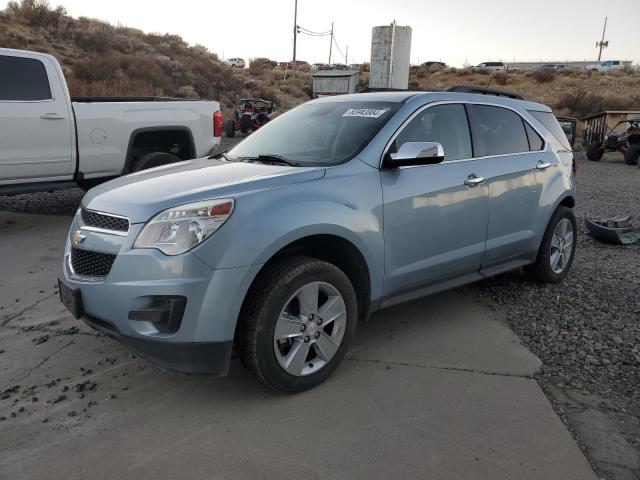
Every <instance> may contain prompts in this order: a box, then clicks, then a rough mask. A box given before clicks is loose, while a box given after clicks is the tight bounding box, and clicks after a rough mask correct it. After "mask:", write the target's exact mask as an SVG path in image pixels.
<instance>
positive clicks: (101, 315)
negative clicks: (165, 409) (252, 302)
mask: <svg viewBox="0 0 640 480" xmlns="http://www.w3.org/2000/svg"><path fill="white" fill-rule="evenodd" d="M141 227H142V225H139V224H133V225H131V229H130V230H129V232H128V234H127V235H126V236H122V235H118V236H117V235H110V234H108V233H104V232H92V231H88V232H87V231H85V230H82V232H83V234H86V240H85V241H84V242H83V243H82V245H81V247H83V248H86V249H88V250H92V251H100V252H106V253H111V254H115V255H116V257H115V260H114V261H113V264H112V266H111V269H110V271H109V273H108V274H107V275H106V276H105V277H103V278H89V277H82V276H79V275H77V274H76V273H75V272H73V270H72V268H71V266H70V262H69V255H70V252H71V245H70V243H71V242H70V241H67V246H66V249H65V260H64V264H63V275H62V279H61V280H63V281H64V283H65V284H66V285H67V286H69V287H70V288H71V289H73V290H75V291H78V292H79V296H80V297H81V302H82V311H81V313H80V314H79V315H81V316H82V319H83V320H84V321H85V322H86V323H87V324H88V325H90V326H91V327H93V328H95V329H97V330H99V331H101V332H103V333H105V334H107V335H109V336H110V337H113V338H115V339H117V340H119V341H120V342H122V343H123V344H124V345H125V346H127V347H128V348H130V349H131V350H133V351H134V352H136V353H137V354H138V355H140V356H141V357H143V358H146V359H148V360H150V361H151V362H153V363H154V364H156V365H158V366H159V367H161V368H164V369H167V370H172V371H177V372H185V373H213V374H224V373H225V372H226V371H227V369H228V366H229V361H230V357H231V346H232V343H233V337H234V333H235V326H236V322H237V318H238V315H239V313H240V308H241V306H242V302H243V301H244V297H245V295H246V293H247V291H248V289H249V286H250V284H251V281H252V280H253V278H254V277H255V275H256V273H257V272H258V270H259V268H260V267H259V266H249V267H240V268H227V269H213V268H211V267H210V266H209V265H207V264H206V263H205V262H203V261H202V260H200V258H199V257H198V256H196V255H195V254H193V253H191V252H187V253H184V254H182V255H177V256H166V255H164V254H163V253H161V252H159V251H157V250H154V249H132V248H131V246H132V244H133V241H134V239H135V237H136V236H137V234H138V232H139V229H140V228H141ZM77 228H81V226H80V227H79V226H78V224H77V223H76V222H75V221H74V224H73V225H72V229H71V234H73V232H75V231H76V229H77ZM61 291H62V290H61ZM176 296H177V297H184V298H185V299H186V304H185V307H184V312H183V313H182V318H181V321H180V323H179V327H178V328H177V329H176V330H175V331H170V332H167V331H162V329H158V328H156V326H155V325H154V324H153V323H152V322H149V321H144V320H140V319H139V318H134V317H135V315H132V312H136V311H141V310H144V309H145V308H147V309H148V308H150V306H152V303H153V301H154V299H157V298H158V297H176Z"/></svg>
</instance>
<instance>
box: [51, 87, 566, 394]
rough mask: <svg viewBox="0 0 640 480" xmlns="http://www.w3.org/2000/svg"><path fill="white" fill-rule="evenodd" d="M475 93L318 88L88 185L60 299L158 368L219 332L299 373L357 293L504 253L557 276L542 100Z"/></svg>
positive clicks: (181, 365) (552, 131)
mask: <svg viewBox="0 0 640 480" xmlns="http://www.w3.org/2000/svg"><path fill="white" fill-rule="evenodd" d="M486 93H487V92H485V94H478V93H461V92H459V91H458V92H438V93H429V92H427V93H421V92H370V93H359V94H354V95H344V96H338V97H327V98H321V99H317V100H313V101H310V102H307V103H305V104H303V105H301V106H299V107H297V108H294V109H293V110H291V111H289V112H287V113H285V114H283V115H281V116H279V117H277V118H276V119H274V120H273V121H272V122H270V123H269V124H267V125H266V126H264V127H263V128H261V129H260V130H258V131H256V132H255V133H253V134H252V135H251V136H249V137H247V138H246V139H245V140H243V141H242V142H241V143H239V144H238V145H237V146H235V147H234V148H232V149H231V150H230V151H228V152H226V153H223V154H220V155H218V156H214V157H210V158H204V159H198V160H191V161H186V162H182V163H178V164H172V165H167V166H161V167H157V168H153V169H150V170H146V171H142V172H139V173H134V174H132V175H128V176H126V177H121V178H118V179H115V180H112V181H110V182H108V183H105V184H103V185H100V186H98V187H95V188H93V189H92V190H90V191H89V192H88V193H87V195H86V196H85V197H84V199H83V200H82V204H81V207H80V209H79V210H78V212H77V214H76V216H75V218H74V219H73V223H72V225H71V230H70V232H69V237H68V241H67V244H66V249H65V255H64V262H63V269H64V272H63V277H62V278H61V279H60V296H61V299H62V301H63V303H64V304H65V305H66V306H67V307H68V308H69V310H70V311H71V312H72V313H73V315H75V316H76V317H77V318H82V319H83V320H84V321H85V322H86V323H87V324H89V325H90V326H92V327H94V328H96V329H98V330H100V331H102V332H104V333H105V334H107V335H109V336H111V337H113V338H116V339H118V340H119V341H120V342H122V343H123V344H125V345H126V346H127V347H129V348H130V349H131V350H133V351H134V352H136V353H138V354H139V355H140V356H142V357H144V358H146V359H148V360H150V361H151V362H153V363H155V364H156V365H158V366H160V367H161V368H164V369H167V370H173V371H177V372H187V373H214V374H218V375H222V374H225V373H226V372H227V371H228V369H229V364H230V359H231V354H232V349H233V350H234V351H236V352H237V353H238V356H239V357H240V359H241V360H242V362H243V363H244V364H245V365H246V366H247V367H248V368H249V369H250V370H251V371H253V372H254V373H255V374H256V375H257V376H258V377H259V378H260V379H261V380H262V381H263V382H265V383H266V384H268V385H269V386H271V387H273V388H275V389H277V390H281V391H285V392H298V391H302V390H306V389H308V388H311V387H314V386H316V385H318V384H319V383H321V382H322V381H324V380H325V379H326V378H327V377H328V376H329V375H330V374H331V373H332V372H333V370H334V369H335V368H336V367H337V366H338V364H339V363H340V361H341V360H342V359H343V358H344V356H345V354H346V353H347V351H348V349H349V344H350V342H351V341H352V339H353V337H354V335H355V333H356V323H357V322H358V321H363V320H366V319H367V317H368V316H369V315H370V314H371V313H372V312H375V311H378V310H380V309H382V308H385V307H390V306H392V305H396V304H398V303H401V302H406V301H409V300H412V299H415V298H418V297H422V296H424V295H428V294H431V293H434V292H438V291H441V290H445V289H449V288H452V287H456V286H459V285H462V284H466V283H469V282H474V281H476V280H480V279H483V278H487V277H490V276H492V275H496V274H499V273H502V272H505V271H508V270H513V269H517V268H520V267H524V269H525V271H526V273H527V274H528V275H529V276H530V277H531V278H532V279H535V280H537V281H541V282H560V281H561V280H562V279H563V278H564V277H565V276H566V275H567V272H568V270H569V268H570V267H571V263H572V260H573V257H574V252H575V248H576V232H577V229H576V221H575V218H574V215H573V212H572V207H573V206H574V203H575V195H574V172H573V155H572V152H571V147H570V146H569V144H568V142H567V138H566V137H565V134H564V133H563V131H562V129H561V128H560V126H559V124H558V122H557V121H556V119H555V117H554V116H553V114H552V113H551V110H550V109H549V108H548V107H546V106H544V105H540V104H537V103H531V102H528V101H524V100H521V99H518V98H510V97H505V96H498V95H490V94H486ZM426 313H427V314H428V312H426Z"/></svg>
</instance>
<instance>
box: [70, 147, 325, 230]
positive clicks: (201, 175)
mask: <svg viewBox="0 0 640 480" xmlns="http://www.w3.org/2000/svg"><path fill="white" fill-rule="evenodd" d="M324 173H325V169H324V168H317V167H289V166H281V165H266V164H261V163H246V162H228V161H224V160H213V159H207V158H202V159H197V160H190V161H186V162H180V163H174V164H171V165H165V166H161V167H157V168H152V169H149V170H144V171H142V172H138V173H133V174H131V175H126V176H124V177H120V178H116V179H114V180H111V181H109V182H106V183H103V184H102V185H99V186H97V187H95V188H92V189H91V190H89V192H88V193H87V194H86V195H85V197H84V198H83V200H82V206H83V207H85V208H88V209H90V210H96V211H100V212H105V213H114V214H117V215H123V216H126V217H128V218H129V220H130V222H131V223H143V222H146V221H147V220H149V219H150V218H151V217H152V216H153V215H155V214H156V213H158V212H160V211H162V210H165V209H167V208H171V207H174V206H177V205H182V204H185V203H190V202H197V201H200V200H206V199H208V198H218V197H227V196H229V197H239V196H242V195H246V194H249V193H251V192H255V191H259V190H266V189H271V188H278V187H283V186H286V185H292V184H294V183H300V182H308V181H311V180H316V179H319V178H322V177H323V176H324Z"/></svg>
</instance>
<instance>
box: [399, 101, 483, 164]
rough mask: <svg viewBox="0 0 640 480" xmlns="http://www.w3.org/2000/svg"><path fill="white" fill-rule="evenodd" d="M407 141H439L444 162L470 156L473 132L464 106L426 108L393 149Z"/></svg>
mask: <svg viewBox="0 0 640 480" xmlns="http://www.w3.org/2000/svg"><path fill="white" fill-rule="evenodd" d="M406 142H438V143H440V144H441V145H442V148H443V149H444V161H445V162H449V161H451V160H460V159H463V158H471V156H472V153H471V134H470V133H469V122H468V121H467V113H466V112H465V109H464V106H463V105H460V104H451V105H436V106H435V107H430V108H426V109H424V110H423V111H422V112H420V113H419V114H418V115H416V116H415V117H414V118H413V119H412V120H411V121H410V122H409V123H408V124H407V126H406V127H404V129H402V131H401V132H400V133H399V134H398V136H397V137H396V140H395V142H394V145H393V146H392V149H391V151H397V149H399V148H400V147H401V146H402V144H404V143H406ZM394 148H395V150H394Z"/></svg>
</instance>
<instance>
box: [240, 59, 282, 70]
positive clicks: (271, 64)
mask: <svg viewBox="0 0 640 480" xmlns="http://www.w3.org/2000/svg"><path fill="white" fill-rule="evenodd" d="M241 60H242V59H241ZM251 65H254V66H258V67H260V68H275V67H277V66H278V62H276V61H275V60H269V59H268V58H263V57H258V58H254V59H253V60H251Z"/></svg>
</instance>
